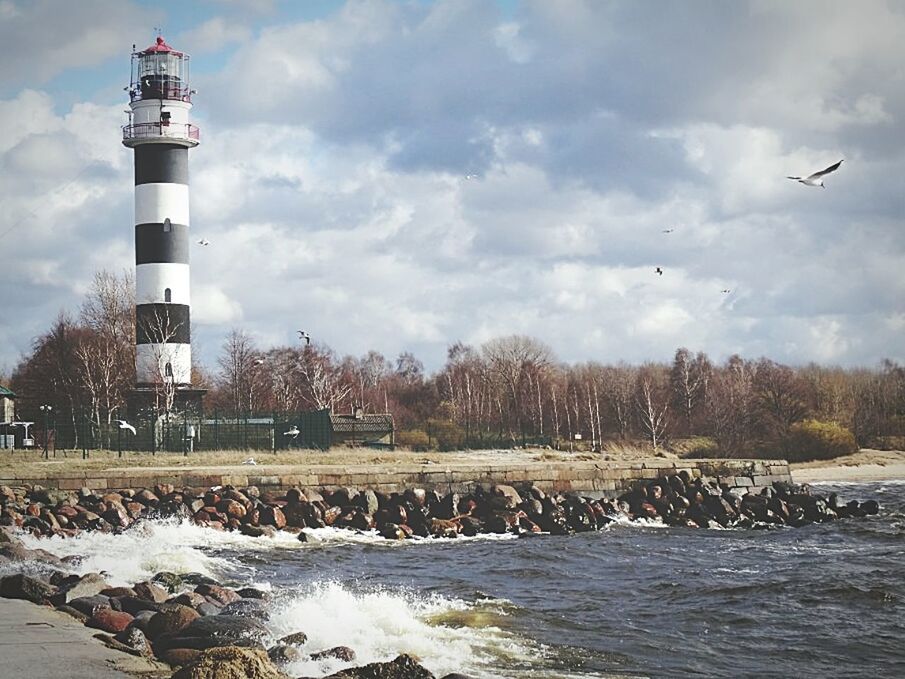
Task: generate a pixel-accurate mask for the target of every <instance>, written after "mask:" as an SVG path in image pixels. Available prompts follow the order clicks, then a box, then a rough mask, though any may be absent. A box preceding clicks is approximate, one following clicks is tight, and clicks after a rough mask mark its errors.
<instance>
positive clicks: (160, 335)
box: [135, 303, 191, 344]
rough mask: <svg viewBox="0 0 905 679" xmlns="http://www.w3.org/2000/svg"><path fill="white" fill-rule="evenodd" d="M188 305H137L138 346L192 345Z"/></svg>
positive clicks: (136, 340)
mask: <svg viewBox="0 0 905 679" xmlns="http://www.w3.org/2000/svg"><path fill="white" fill-rule="evenodd" d="M190 337H191V327H190V325H189V305H188V304H162V303H156V304H137V305H136V306H135V343H136V344H190V343H191V340H190Z"/></svg>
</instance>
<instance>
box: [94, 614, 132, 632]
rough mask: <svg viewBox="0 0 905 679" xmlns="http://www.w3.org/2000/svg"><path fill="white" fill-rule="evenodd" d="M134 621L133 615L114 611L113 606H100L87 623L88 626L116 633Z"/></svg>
mask: <svg viewBox="0 0 905 679" xmlns="http://www.w3.org/2000/svg"><path fill="white" fill-rule="evenodd" d="M130 622H132V616H131V615H129V614H128V613H125V612H123V611H114V610H113V609H112V608H98V609H97V610H96V611H95V612H94V615H92V616H91V617H90V618H89V619H88V621H87V622H86V623H85V624H86V625H87V626H88V627H94V628H95V629H99V630H103V631H104V632H110V633H111V634H116V633H117V632H122V631H123V630H124V629H126V628H127V627H128V626H129V623H130Z"/></svg>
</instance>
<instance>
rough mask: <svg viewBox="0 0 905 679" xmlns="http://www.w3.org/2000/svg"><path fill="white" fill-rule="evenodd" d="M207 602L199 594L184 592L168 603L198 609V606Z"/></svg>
mask: <svg viewBox="0 0 905 679" xmlns="http://www.w3.org/2000/svg"><path fill="white" fill-rule="evenodd" d="M205 601H207V599H205V598H204V597H203V596H201V595H200V594H198V593H197V592H183V593H182V594H180V595H179V596H177V597H173V598H172V599H170V600H169V602H167V603H174V604H182V605H183V606H190V607H192V608H198V606H200V605H201V604H203V603H204V602H205Z"/></svg>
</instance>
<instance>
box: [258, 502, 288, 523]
mask: <svg viewBox="0 0 905 679" xmlns="http://www.w3.org/2000/svg"><path fill="white" fill-rule="evenodd" d="M260 512H261V514H260V517H259V519H258V521H259V522H260V524H261V525H262V526H273V527H274V528H285V527H286V516H285V515H284V514H283V510H281V509H280V508H279V507H271V506H264V507H262V508H261V510H260Z"/></svg>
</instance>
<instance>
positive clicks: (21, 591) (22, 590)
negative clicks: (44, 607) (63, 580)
mask: <svg viewBox="0 0 905 679" xmlns="http://www.w3.org/2000/svg"><path fill="white" fill-rule="evenodd" d="M56 593H57V588H56V587H54V586H53V585H50V584H48V583H46V582H44V581H43V580H38V579H37V578H33V577H31V576H30V575H25V574H24V573H16V574H14V575H7V576H6V577H5V578H2V579H0V597H4V598H6V599H26V600H27V601H31V602H33V603H36V604H40V603H44V601H46V600H48V599H50V598H51V597H52V596H53V595H54V594H56Z"/></svg>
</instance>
